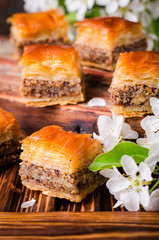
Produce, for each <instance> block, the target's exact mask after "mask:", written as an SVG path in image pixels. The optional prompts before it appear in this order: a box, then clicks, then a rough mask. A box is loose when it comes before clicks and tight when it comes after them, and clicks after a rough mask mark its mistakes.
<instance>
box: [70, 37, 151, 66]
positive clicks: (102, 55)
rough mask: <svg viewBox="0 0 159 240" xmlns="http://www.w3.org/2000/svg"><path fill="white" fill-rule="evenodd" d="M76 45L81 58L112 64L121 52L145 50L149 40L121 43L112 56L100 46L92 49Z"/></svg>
mask: <svg viewBox="0 0 159 240" xmlns="http://www.w3.org/2000/svg"><path fill="white" fill-rule="evenodd" d="M75 46H76V48H77V50H78V51H79V52H80V55H81V58H82V59H83V60H85V61H90V62H94V63H100V64H104V63H105V64H111V63H116V61H117V59H118V57H119V54H120V53H121V52H130V51H140V50H145V49H146V47H147V42H146V39H141V40H140V41H138V42H135V43H133V44H128V45H121V46H119V47H116V48H114V50H113V52H112V58H111V57H109V56H110V52H107V51H104V50H103V49H100V48H94V49H92V48H91V47H89V46H87V45H82V44H76V45H75Z"/></svg>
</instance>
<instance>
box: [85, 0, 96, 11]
mask: <svg viewBox="0 0 159 240" xmlns="http://www.w3.org/2000/svg"><path fill="white" fill-rule="evenodd" d="M86 2H87V8H88V9H92V7H93V6H94V2H95V0H87V1H86Z"/></svg>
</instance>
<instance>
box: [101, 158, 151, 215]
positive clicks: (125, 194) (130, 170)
mask: <svg viewBox="0 0 159 240" xmlns="http://www.w3.org/2000/svg"><path fill="white" fill-rule="evenodd" d="M121 164H122V166H123V169H124V171H125V173H126V175H127V176H126V177H124V176H123V175H122V174H121V173H120V172H119V171H118V170H117V168H116V167H113V170H112V171H110V169H105V170H102V171H100V173H101V174H102V175H103V176H105V177H110V179H109V180H108V181H107V183H106V186H107V188H108V189H109V191H110V193H111V194H113V195H114V197H115V198H116V199H117V200H118V202H117V203H116V204H115V206H114V207H118V206H119V205H121V204H122V206H124V207H125V208H126V209H128V210H129V211H138V210H139V207H140V204H141V205H142V206H144V207H146V206H148V204H149V188H148V186H147V185H148V184H149V182H150V181H152V177H151V170H150V168H149V166H148V165H147V164H146V163H144V162H141V163H140V164H139V166H137V165H136V163H135V161H134V160H133V158H132V157H130V156H127V155H124V156H122V158H121Z"/></svg>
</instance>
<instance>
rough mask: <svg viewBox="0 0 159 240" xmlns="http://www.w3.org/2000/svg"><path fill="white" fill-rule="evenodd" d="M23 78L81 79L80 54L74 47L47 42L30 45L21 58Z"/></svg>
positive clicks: (26, 47) (73, 80)
mask: <svg viewBox="0 0 159 240" xmlns="http://www.w3.org/2000/svg"><path fill="white" fill-rule="evenodd" d="M20 65H22V66H23V72H22V74H23V78H27V79H29V78H31V79H32V78H34V79H35V78H36V77H37V78H39V77H40V80H49V81H51V80H53V81H54V80H58V78H59V80H63V81H64V80H65V78H66V77H67V79H66V80H67V81H71V79H72V82H75V81H76V80H78V81H80V79H79V78H80V77H81V66H80V59H79V54H78V52H77V51H76V50H75V48H74V47H71V46H58V45H47V44H36V45H28V46H25V47H24V53H23V55H22V58H21V60H20ZM63 75H64V76H63Z"/></svg>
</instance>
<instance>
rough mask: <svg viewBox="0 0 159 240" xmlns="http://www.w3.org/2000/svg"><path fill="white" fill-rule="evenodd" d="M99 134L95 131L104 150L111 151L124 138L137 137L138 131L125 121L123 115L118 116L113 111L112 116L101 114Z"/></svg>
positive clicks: (98, 124)
mask: <svg viewBox="0 0 159 240" xmlns="http://www.w3.org/2000/svg"><path fill="white" fill-rule="evenodd" d="M97 126H98V132H99V136H98V135H96V134H95V133H93V137H94V138H95V139H97V140H98V141H99V142H100V143H102V144H103V151H104V152H106V151H110V150H111V149H113V148H114V147H115V145H117V144H118V142H119V141H120V140H121V138H122V139H136V138H138V133H137V132H136V131H134V130H132V129H131V127H130V126H129V124H127V123H124V118H123V116H121V115H120V116H117V115H116V114H114V112H112V118H111V117H109V116H104V115H101V116H99V117H98V121H97Z"/></svg>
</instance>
